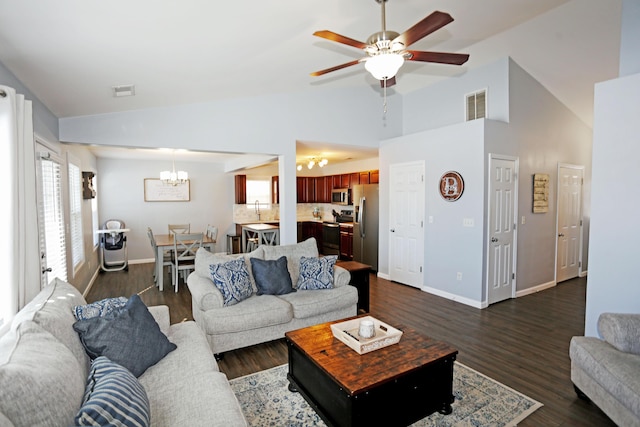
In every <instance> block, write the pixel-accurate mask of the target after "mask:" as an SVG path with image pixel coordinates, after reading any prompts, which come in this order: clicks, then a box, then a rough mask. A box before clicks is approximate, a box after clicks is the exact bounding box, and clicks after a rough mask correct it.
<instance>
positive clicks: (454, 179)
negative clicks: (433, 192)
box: [440, 171, 464, 202]
mask: <svg viewBox="0 0 640 427" xmlns="http://www.w3.org/2000/svg"><path fill="white" fill-rule="evenodd" d="M463 191H464V180H463V179H462V176H461V175H460V174H459V173H458V172H455V171H449V172H447V173H445V174H444V175H442V177H441V178H440V195H441V196H442V198H443V199H445V200H446V201H447V202H455V201H456V200H458V199H459V198H460V197H462V193H463Z"/></svg>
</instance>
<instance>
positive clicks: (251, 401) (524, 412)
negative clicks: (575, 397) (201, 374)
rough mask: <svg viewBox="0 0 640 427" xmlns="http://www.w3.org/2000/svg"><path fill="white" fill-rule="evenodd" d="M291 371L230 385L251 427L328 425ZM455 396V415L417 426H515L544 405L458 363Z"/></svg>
mask: <svg viewBox="0 0 640 427" xmlns="http://www.w3.org/2000/svg"><path fill="white" fill-rule="evenodd" d="M287 371H288V366H287V365H286V364H285V365H281V366H276V367H275V368H271V369H267V370H265V371H261V372H257V373H255V374H251V375H247V376H244V377H241V378H236V379H233V380H231V381H230V383H231V388H232V389H233V391H234V393H235V394H236V397H237V398H238V401H239V402H240V405H241V407H242V412H243V413H244V416H245V418H246V419H247V422H248V423H249V425H250V426H252V427H263V426H277V427H307V426H316V427H323V426H326V425H325V423H324V422H323V421H322V419H320V417H319V416H318V414H316V412H315V411H314V410H313V409H312V408H311V407H310V406H309V404H308V403H307V402H306V401H305V400H304V398H303V397H302V396H301V395H300V394H299V393H292V392H290V391H289V389H288V385H289V381H288V380H287ZM453 394H454V396H455V402H454V403H453V405H452V407H453V412H452V413H451V414H449V415H442V414H440V413H435V414H431V415H430V416H428V417H426V418H424V419H422V420H420V421H418V422H416V423H415V424H413V425H412V426H413V427H430V426H438V427H440V426H451V427H453V426H456V427H458V426H460V427H462V426H476V427H478V426H515V425H516V424H517V423H518V422H520V421H522V420H523V419H524V418H526V417H527V416H529V415H530V414H531V413H533V412H534V411H535V410H536V409H538V408H539V407H541V406H542V404H541V403H539V402H536V401H535V400H533V399H531V398H529V397H527V396H525V395H523V394H522V393H519V392H517V391H515V390H513V389H511V388H509V387H507V386H505V385H504V384H501V383H499V382H497V381H494V380H492V379H491V378H489V377H487V376H485V375H482V374H481V373H479V372H477V371H474V370H473V369H471V368H469V367H467V366H465V365H463V364H461V363H458V362H455V366H454V369H453Z"/></svg>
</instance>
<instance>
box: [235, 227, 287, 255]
mask: <svg viewBox="0 0 640 427" xmlns="http://www.w3.org/2000/svg"><path fill="white" fill-rule="evenodd" d="M249 239H256V240H255V241H256V243H257V245H258V246H259V245H270V246H275V245H279V244H280V227H279V226H277V225H273V224H263V223H258V224H243V225H242V252H247V242H248V241H249Z"/></svg>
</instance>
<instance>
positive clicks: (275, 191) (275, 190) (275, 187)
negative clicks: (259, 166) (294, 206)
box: [271, 176, 280, 204]
mask: <svg viewBox="0 0 640 427" xmlns="http://www.w3.org/2000/svg"><path fill="white" fill-rule="evenodd" d="M271 203H275V204H278V203H280V179H279V177H277V176H272V177H271Z"/></svg>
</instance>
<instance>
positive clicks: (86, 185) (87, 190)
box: [82, 172, 96, 199]
mask: <svg viewBox="0 0 640 427" xmlns="http://www.w3.org/2000/svg"><path fill="white" fill-rule="evenodd" d="M95 176H96V174H95V173H93V172H82V198H83V199H94V198H95V197H96V189H95V187H94V186H93V178H94V177H95Z"/></svg>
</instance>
